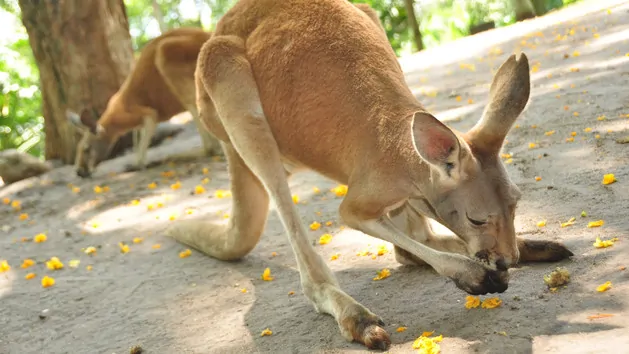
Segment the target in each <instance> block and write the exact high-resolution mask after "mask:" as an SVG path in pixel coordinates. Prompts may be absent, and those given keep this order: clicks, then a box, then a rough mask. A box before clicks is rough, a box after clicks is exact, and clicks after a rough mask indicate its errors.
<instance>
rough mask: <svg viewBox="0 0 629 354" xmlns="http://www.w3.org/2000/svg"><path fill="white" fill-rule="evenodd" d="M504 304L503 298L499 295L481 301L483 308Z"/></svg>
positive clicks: (493, 307) (492, 307)
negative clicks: (498, 296)
mask: <svg viewBox="0 0 629 354" xmlns="http://www.w3.org/2000/svg"><path fill="white" fill-rule="evenodd" d="M500 305H502V300H500V299H499V298H497V297H490V298H487V299H485V300H483V302H482V303H481V308H484V309H495V308H496V307H500Z"/></svg>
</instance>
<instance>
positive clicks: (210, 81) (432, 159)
mask: <svg viewBox="0 0 629 354" xmlns="http://www.w3.org/2000/svg"><path fill="white" fill-rule="evenodd" d="M196 83H197V92H198V108H199V113H200V116H201V118H202V119H203V120H204V122H205V124H206V126H207V127H208V128H209V129H210V130H211V131H212V133H213V134H214V135H215V136H216V137H218V138H219V139H220V140H221V143H222V146H223V149H224V151H225V154H226V156H227V161H228V165H229V173H230V177H231V190H232V194H233V197H234V200H233V206H232V217H231V219H230V220H229V223H228V224H227V225H216V224H212V223H209V222H207V221H204V220H184V221H180V222H178V223H177V224H174V225H173V226H172V227H171V228H170V229H169V230H168V232H167V233H168V234H169V235H170V236H172V237H173V238H175V239H176V240H178V241H179V242H182V243H184V244H187V245H190V246H191V247H193V248H196V249H197V250H199V251H201V252H203V253H205V254H207V255H209V256H211V257H214V258H217V259H221V260H236V259H239V258H241V257H244V256H245V255H247V254H248V253H249V252H250V251H251V250H252V249H253V248H254V247H255V245H256V244H257V242H258V240H259V239H260V236H261V234H262V231H263V229H264V226H265V223H266V220H267V214H268V210H269V201H270V200H272V201H273V202H274V203H275V205H276V210H277V213H278V214H279V216H280V220H281V222H282V224H283V226H284V228H285V230H286V233H287V234H288V240H289V242H290V244H291V246H292V248H293V251H294V254H295V257H296V260H297V264H298V267H299V272H300V276H301V284H302V288H303V292H304V294H305V295H306V296H307V297H308V298H309V299H310V300H311V302H312V303H313V305H314V307H315V309H316V310H317V311H320V312H323V313H327V314H330V315H332V316H333V317H334V318H335V319H336V321H337V323H338V326H339V329H340V331H341V334H342V335H343V336H344V337H345V338H346V339H348V340H355V341H357V342H360V343H363V344H364V345H366V346H367V347H369V348H380V349H386V348H388V346H389V344H390V339H389V334H388V333H387V332H386V331H385V330H384V328H383V327H384V323H383V322H382V320H381V319H380V318H379V317H378V316H376V315H375V314H374V313H372V312H371V311H370V310H368V309H367V308H365V307H364V306H363V305H361V304H360V303H358V302H357V301H356V300H354V299H353V298H352V297H350V296H349V295H348V294H347V293H345V292H344V291H343V290H342V289H341V287H340V285H339V283H338V282H337V280H336V278H335V276H334V275H333V273H332V272H331V270H330V269H329V268H328V266H327V265H326V263H325V261H324V260H323V259H322V258H321V257H320V256H319V255H318V254H317V253H316V252H315V250H314V248H313V247H312V245H311V242H310V240H309V239H308V234H307V230H306V228H305V226H304V224H303V223H302V221H301V220H300V216H299V214H298V212H297V209H296V206H295V205H294V203H293V202H292V200H291V193H290V189H289V185H288V182H287V177H288V176H289V175H290V174H291V173H294V172H296V171H299V170H301V169H309V170H314V171H316V172H318V173H320V174H322V175H324V176H326V177H328V178H331V179H333V180H335V181H338V182H339V183H343V184H347V185H348V191H347V195H346V196H345V198H344V200H343V202H342V203H341V206H340V210H339V211H340V215H341V217H342V219H343V221H344V222H345V223H346V224H347V225H348V226H350V227H352V228H354V229H357V230H360V231H362V232H364V233H365V234H368V235H371V236H374V237H378V238H380V239H382V240H385V241H388V242H391V243H393V244H394V245H395V247H396V248H395V252H396V257H397V259H398V260H399V261H400V262H403V263H427V264H428V265H430V266H431V267H432V268H434V269H435V270H436V271H437V272H438V273H439V274H441V275H444V276H447V277H449V278H451V279H453V280H454V282H455V284H456V286H458V287H459V288H460V289H462V290H464V291H466V292H468V293H469V294H487V293H501V292H504V291H505V290H506V289H507V287H508V280H509V276H508V268H509V267H511V266H513V265H515V264H516V263H518V262H526V261H557V260H561V259H564V258H567V257H569V256H571V255H572V253H571V252H570V251H569V250H568V249H566V248H565V247H564V246H563V245H561V244H558V243H555V242H551V241H530V240H525V239H521V238H517V237H516V234H515V228H514V216H515V208H516V204H517V202H518V200H519V199H520V196H521V193H520V191H519V190H518V188H517V186H516V185H514V183H512V182H511V180H510V179H509V176H508V175H507V172H506V170H505V167H504V165H503V163H502V162H501V160H500V157H499V152H500V150H501V147H502V144H503V141H504V138H505V136H506V135H507V133H508V131H509V130H510V128H511V126H512V124H513V123H514V121H515V120H516V119H517V118H518V116H519V115H520V113H521V112H522V111H523V110H524V108H525V106H526V104H527V102H528V99H529V93H530V81H529V64H528V60H527V57H526V56H525V55H524V54H521V55H520V56H515V55H512V56H510V57H509V58H508V59H507V60H506V61H505V62H504V63H503V64H502V66H501V67H500V69H499V70H498V72H497V73H496V75H495V77H494V79H493V83H492V85H491V89H490V92H489V95H490V101H489V104H488V105H487V107H486V109H485V111H484V112H483V115H482V117H481V118H480V120H479V121H478V123H477V124H476V126H475V127H474V128H472V129H471V130H470V131H468V132H465V133H460V132H456V131H454V130H452V129H450V128H448V127H447V126H445V125H444V124H443V123H441V122H440V121H439V120H437V119H436V118H435V117H434V116H433V115H431V114H430V113H429V112H427V111H426V109H425V108H424V107H423V106H422V105H421V104H420V103H419V102H418V101H417V99H416V98H415V97H414V96H413V94H412V93H411V90H410V89H409V88H408V86H407V85H406V82H405V78H404V74H403V72H402V70H401V67H400V65H399V64H398V61H397V58H396V56H395V54H394V52H393V50H392V48H391V46H390V44H389V43H388V41H387V39H386V36H384V35H383V31H382V26H380V25H379V23H378V21H377V16H375V13H374V12H373V10H372V9H370V8H368V7H366V6H361V7H356V6H353V5H352V4H351V3H349V2H348V1H344V0H318V1H310V0H240V1H239V2H238V3H237V4H236V5H235V6H234V7H233V8H232V9H231V10H229V11H228V12H227V13H226V14H225V15H224V16H223V18H222V19H221V20H220V21H219V22H218V25H217V27H216V31H215V33H214V35H213V37H212V38H211V39H210V40H209V41H208V42H207V43H206V44H205V45H204V46H203V48H202V49H201V53H200V54H199V60H198V63H197V70H196ZM428 218H431V219H434V220H436V221H438V222H439V223H441V224H443V225H445V226H446V227H448V228H449V229H450V230H452V231H453V232H454V233H455V234H456V235H457V237H444V236H437V235H436V234H434V233H433V232H432V230H431V229H430V227H429V224H428Z"/></svg>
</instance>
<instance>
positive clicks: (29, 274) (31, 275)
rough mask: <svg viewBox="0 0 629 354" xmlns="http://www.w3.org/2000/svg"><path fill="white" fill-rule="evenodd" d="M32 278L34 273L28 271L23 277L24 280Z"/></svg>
mask: <svg viewBox="0 0 629 354" xmlns="http://www.w3.org/2000/svg"><path fill="white" fill-rule="evenodd" d="M33 278H35V273H28V274H26V275H25V276H24V279H26V280H31V279H33Z"/></svg>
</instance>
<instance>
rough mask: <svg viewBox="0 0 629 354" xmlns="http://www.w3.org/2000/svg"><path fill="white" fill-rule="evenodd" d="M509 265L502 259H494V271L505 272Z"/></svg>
mask: <svg viewBox="0 0 629 354" xmlns="http://www.w3.org/2000/svg"><path fill="white" fill-rule="evenodd" d="M509 265H510V264H507V262H506V261H505V259H504V258H502V257H501V258H498V259H496V269H498V270H501V271H506V270H508V269H509Z"/></svg>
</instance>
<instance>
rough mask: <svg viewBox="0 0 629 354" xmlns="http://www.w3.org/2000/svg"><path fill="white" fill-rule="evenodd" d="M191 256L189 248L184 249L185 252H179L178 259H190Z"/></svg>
mask: <svg viewBox="0 0 629 354" xmlns="http://www.w3.org/2000/svg"><path fill="white" fill-rule="evenodd" d="M191 254H192V251H190V249H189V248H186V249H185V250H183V251H181V252H179V258H186V257H190V255H191Z"/></svg>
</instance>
